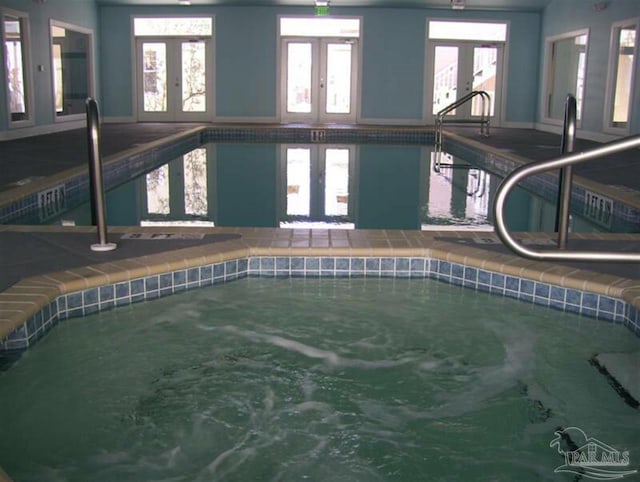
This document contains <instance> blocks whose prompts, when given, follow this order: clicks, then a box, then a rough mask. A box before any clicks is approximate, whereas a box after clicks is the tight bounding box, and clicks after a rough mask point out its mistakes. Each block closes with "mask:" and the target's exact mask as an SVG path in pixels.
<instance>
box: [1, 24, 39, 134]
mask: <svg viewBox="0 0 640 482" xmlns="http://www.w3.org/2000/svg"><path fill="white" fill-rule="evenodd" d="M2 36H3V44H4V57H5V66H4V67H5V79H6V95H7V111H8V115H9V125H19V124H24V123H27V122H29V123H30V122H31V121H32V119H31V105H32V102H31V78H30V69H29V64H30V62H29V40H28V39H29V18H28V17H27V16H26V14H23V13H18V12H9V11H5V12H4V13H3V15H2Z"/></svg>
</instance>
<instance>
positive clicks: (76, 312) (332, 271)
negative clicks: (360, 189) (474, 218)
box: [0, 256, 640, 357]
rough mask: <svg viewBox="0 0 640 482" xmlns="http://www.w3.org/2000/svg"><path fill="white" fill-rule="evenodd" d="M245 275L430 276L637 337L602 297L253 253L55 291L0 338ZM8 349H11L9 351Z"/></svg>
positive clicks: (33, 336)
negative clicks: (61, 292) (607, 325)
mask: <svg viewBox="0 0 640 482" xmlns="http://www.w3.org/2000/svg"><path fill="white" fill-rule="evenodd" d="M247 276H256V277H271V278H275V277H309V278H318V277H321V278H361V277H364V278H431V279H436V280H441V281H444V282H447V283H450V284H453V285H458V286H463V287H465V288H470V289H473V290H477V291H482V292H486V293H490V294H493V295H499V296H507V297H510V298H514V299H518V300H521V301H523V302H528V303H532V304H537V305H541V306H548V307H551V308H554V309H558V310H561V311H566V312H570V313H576V314H580V315H584V316H589V317H594V318H597V319H600V320H606V321H611V322H614V323H620V324H624V325H625V326H626V327H627V328H629V329H630V330H631V332H632V333H634V334H635V335H636V336H640V312H639V311H638V310H637V309H636V308H635V307H633V306H632V305H629V304H627V303H626V302H624V301H623V300H620V299H617V298H613V297H610V296H606V295H600V294H596V293H591V292H586V291H579V290H575V289H572V288H565V287H562V286H557V285H552V284H548V283H543V282H540V281H533V280H530V279H525V278H519V277H516V276H510V275H505V274H501V273H496V272H493V271H487V270H484V269H480V268H476V267H471V266H465V265H462V264H457V263H451V262H449V261H444V260H439V259H432V258H422V257H344V256H343V257H328V256H255V257H249V258H239V259H234V260H228V261H225V262H221V263H215V264H208V265H204V266H198V267H192V268H188V269H186V270H185V269H181V270H177V271H173V272H167V273H161V274H159V275H150V276H146V277H144V278H136V279H133V280H130V281H125V282H119V283H115V284H112V285H104V286H101V287H98V288H90V289H86V290H83V291H78V292H74V293H68V294H64V295H61V296H58V297H57V298H56V299H55V300H54V301H52V302H51V303H49V304H47V305H46V306H45V307H43V308H42V309H41V310H40V311H39V312H38V313H36V314H35V315H33V316H32V317H30V318H29V319H28V320H27V321H26V322H25V323H24V324H23V325H22V326H20V327H19V328H17V329H16V330H14V331H13V333H11V334H10V335H9V336H8V337H7V338H5V339H4V340H2V341H1V342H0V357H1V356H3V353H4V354H5V355H6V354H10V355H11V356H13V355H15V352H22V351H24V350H26V349H28V348H29V347H31V346H33V345H34V344H35V343H36V342H37V341H38V340H39V339H40V338H42V337H43V336H44V335H45V334H46V333H47V332H48V331H49V330H50V329H51V328H52V327H53V326H54V325H55V324H56V323H57V322H58V321H60V320H65V319H68V318H72V317H79V316H85V315H88V314H91V313H96V312H98V311H103V310H108V309H112V308H115V307H119V306H125V305H130V304H132V303H137V302H139V301H145V300H152V299H155V298H159V297H162V296H167V295H171V294H173V293H177V292H180V291H183V290H187V289H193V288H199V287H204V286H211V285H214V284H219V283H227V282H230V281H233V280H236V279H241V278H245V277H247ZM9 352H10V353H9Z"/></svg>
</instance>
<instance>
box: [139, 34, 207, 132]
mask: <svg viewBox="0 0 640 482" xmlns="http://www.w3.org/2000/svg"><path fill="white" fill-rule="evenodd" d="M208 43H209V41H208V40H191V39H179V38H163V39H148V38H145V39H138V49H137V51H138V57H139V59H140V60H139V62H138V119H139V120H143V121H185V122H188V121H206V120H208V116H209V112H210V111H211V108H210V104H211V95H209V91H210V83H211V74H210V72H211V67H210V65H211V63H212V60H211V59H209V58H208V53H207V52H208V48H207V46H208Z"/></svg>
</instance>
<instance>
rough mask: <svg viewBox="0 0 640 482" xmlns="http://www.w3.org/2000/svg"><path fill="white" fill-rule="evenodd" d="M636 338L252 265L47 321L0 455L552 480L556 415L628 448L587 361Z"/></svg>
mask: <svg viewBox="0 0 640 482" xmlns="http://www.w3.org/2000/svg"><path fill="white" fill-rule="evenodd" d="M247 293H250V295H249V296H247ZM461 302H462V303H463V304H464V305H465V306H466V307H467V309H466V310H460V309H459V306H460V303H461ZM468 313H475V315H474V317H473V319H471V318H469V315H468ZM436 334H437V336H434V335H436ZM638 349H640V341H639V339H638V338H637V337H633V336H629V332H628V330H626V329H625V328H624V327H623V326H621V325H611V324H608V323H603V322H601V321H597V320H593V319H586V318H581V317H579V316H577V315H572V314H562V313H559V312H557V311H554V310H549V309H545V308H542V307H536V306H533V305H526V304H522V303H519V302H517V301H515V300H511V299H508V298H496V297H492V296H490V295H488V294H484V293H477V292H473V291H469V290H463V289H461V288H459V287H454V286H450V285H446V284H443V283H439V282H437V281H434V280H424V279H423V280H407V279H405V280H401V279H396V280H391V279H351V280H349V279H333V280H319V279H301V278H290V279H278V280H273V279H271V280H268V279H262V278H246V279H243V280H239V281H236V282H234V283H229V284H225V285H223V286H217V287H212V288H206V289H202V290H195V291H189V292H186V293H183V294H180V295H176V296H174V297H171V298H169V299H166V298H165V299H163V300H158V301H155V302H153V303H143V304H138V305H135V306H132V307H130V308H124V309H118V310H114V311H111V312H108V313H102V314H97V315H92V316H88V317H84V318H82V319H76V320H69V321H67V322H66V323H64V324H62V325H60V326H58V327H57V328H56V330H54V331H53V332H52V333H51V334H50V335H49V337H48V338H47V339H46V341H45V342H42V343H40V344H39V345H38V346H37V347H35V348H34V349H32V350H31V351H30V352H29V355H28V356H26V357H23V358H22V359H21V360H20V361H19V362H18V363H17V364H16V365H15V366H13V367H12V368H11V370H9V371H7V372H4V373H2V374H1V379H2V383H0V398H1V399H2V400H3V401H4V404H5V406H7V407H12V406H15V407H17V406H19V407H21V408H20V411H19V412H15V411H13V410H3V411H1V412H0V426H2V427H3V435H4V436H3V437H2V438H1V439H0V454H1V456H0V457H1V458H0V461H1V462H2V465H3V466H4V468H5V469H6V470H7V471H8V472H9V473H10V474H12V476H13V477H15V479H16V480H18V481H39V482H40V481H42V482H44V481H57V480H67V481H86V480H89V479H90V480H92V481H96V482H99V481H112V480H116V479H117V480H122V481H128V480H131V481H140V480H189V481H199V480H202V481H204V480H207V481H210V480H225V481H246V480H280V481H288V480H317V481H319V480H326V481H329V480H332V481H338V480H340V481H347V480H348V481H354V480H358V481H378V480H380V481H382V480H386V481H392V480H398V481H407V480H440V479H442V480H462V479H465V478H467V477H468V476H469V474H473V478H474V480H497V479H499V480H522V481H529V480H530V481H539V480H557V477H558V475H557V474H554V469H555V468H556V467H558V466H560V465H562V462H563V457H562V456H561V455H560V454H559V453H558V451H557V450H556V449H555V448H552V447H550V442H551V441H552V439H553V438H554V432H555V431H556V430H558V427H580V428H581V429H582V430H584V431H585V432H586V433H588V434H590V435H592V436H594V437H597V438H598V439H600V440H603V441H606V442H607V443H608V444H610V445H611V446H613V447H615V448H616V449H618V450H620V451H623V450H624V451H629V452H630V453H631V454H632V456H633V455H634V454H638V453H640V445H639V444H638V438H637V433H636V429H635V427H637V426H638V423H640V419H639V418H638V417H639V415H638V410H637V409H635V408H633V407H630V406H628V405H626V404H625V403H624V400H622V399H621V398H620V397H619V396H618V394H616V392H615V391H614V390H613V389H612V388H611V386H609V384H608V383H607V380H606V379H605V378H604V377H603V376H602V375H601V374H600V373H598V371H597V370H596V369H595V368H594V367H593V366H591V365H590V364H589V362H588V361H589V359H590V358H591V357H592V356H593V355H594V354H597V353H603V352H617V353H621V352H633V351H637V350H638ZM25 380H28V381H29V382H28V383H27V384H26V385H25V382H24V381H25ZM574 442H575V443H578V444H579V442H580V441H579V440H576V441H574Z"/></svg>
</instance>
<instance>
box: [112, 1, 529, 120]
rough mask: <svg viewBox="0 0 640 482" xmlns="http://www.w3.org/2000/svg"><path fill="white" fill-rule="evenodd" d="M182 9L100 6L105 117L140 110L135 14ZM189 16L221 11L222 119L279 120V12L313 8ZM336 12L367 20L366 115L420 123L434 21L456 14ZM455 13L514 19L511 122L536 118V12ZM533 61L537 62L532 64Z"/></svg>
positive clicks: (212, 9) (218, 40)
mask: <svg viewBox="0 0 640 482" xmlns="http://www.w3.org/2000/svg"><path fill="white" fill-rule="evenodd" d="M185 11H187V10H185V9H184V8H180V7H166V8H159V7H154V8H150V7H136V8H132V7H126V6H109V7H106V6H105V7H101V8H100V25H101V31H102V37H101V40H102V42H101V59H102V62H103V86H104V88H103V93H104V95H103V98H104V102H103V103H104V107H103V112H104V114H105V116H112V117H130V116H133V115H134V109H133V101H132V97H131V92H132V90H133V76H132V72H131V45H132V44H131V33H130V31H131V30H130V29H131V27H130V21H131V20H130V19H131V16H132V15H134V14H138V15H144V14H147V15H149V14H154V15H165V14H167V15H169V14H178V13H180V14H184V13H185ZM188 12H189V13H194V14H202V13H206V14H211V15H214V16H215V70H216V74H215V84H216V85H215V89H216V116H218V117H227V118H229V117H231V118H248V120H251V118H252V117H254V118H257V119H260V118H274V119H275V118H276V116H277V114H278V106H277V94H278V89H279V83H278V70H279V66H278V64H277V59H278V39H277V33H278V25H277V23H278V16H279V15H309V14H311V13H312V12H311V11H310V9H307V8H284V7H283V8H272V7H218V8H216V7H201V6H193V7H190V8H189V9H188ZM331 13H332V14H333V15H336V16H339V15H345V16H360V17H362V32H361V42H362V58H361V74H360V80H359V82H360V92H361V107H360V111H361V117H362V119H363V120H365V121H366V120H367V119H374V120H378V119H380V120H390V121H394V120H396V121H397V120H400V121H402V120H409V121H420V120H421V119H422V110H423V103H424V99H423V92H424V89H425V87H424V61H425V34H426V21H427V18H429V17H432V18H436V17H446V18H451V12H450V11H448V10H424V9H423V10H419V9H375V8H360V9H357V8H332V9H331ZM456 18H469V19H492V20H499V21H505V20H506V21H509V22H510V25H511V47H510V53H509V71H508V79H509V85H508V87H507V109H506V110H507V112H506V120H508V121H512V122H529V123H531V122H533V121H534V120H535V115H536V96H535V93H536V92H537V86H538V77H539V75H538V63H537V62H536V60H535V59H537V58H538V55H539V44H540V41H539V40H540V37H539V26H540V18H541V16H540V15H539V14H537V13H511V14H507V13H504V12H490V13H487V12H484V13H478V12H462V13H460V15H456ZM531 59H534V60H533V61H532V60H531Z"/></svg>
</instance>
